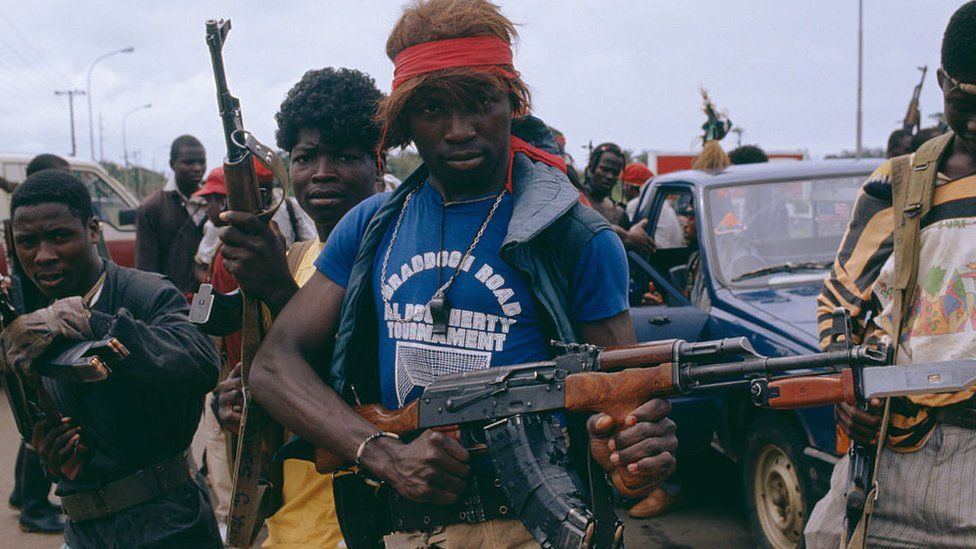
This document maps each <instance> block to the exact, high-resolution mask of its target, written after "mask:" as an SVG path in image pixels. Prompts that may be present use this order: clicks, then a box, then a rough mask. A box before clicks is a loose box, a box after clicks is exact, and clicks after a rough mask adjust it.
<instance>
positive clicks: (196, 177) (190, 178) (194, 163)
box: [169, 146, 207, 186]
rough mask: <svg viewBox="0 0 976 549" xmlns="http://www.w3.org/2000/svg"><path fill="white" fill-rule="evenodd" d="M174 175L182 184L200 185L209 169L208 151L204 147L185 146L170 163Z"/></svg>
mask: <svg viewBox="0 0 976 549" xmlns="http://www.w3.org/2000/svg"><path fill="white" fill-rule="evenodd" d="M169 167H170V168H173V177H174V178H175V179H176V182H177V183H178V184H180V185H187V186H189V185H199V184H200V182H201V181H203V175H204V171H206V169H207V151H205V150H204V149H203V147H194V146H184V147H180V149H179V151H177V153H176V158H175V159H173V160H172V161H171V162H170V163H169Z"/></svg>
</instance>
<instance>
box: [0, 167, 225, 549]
mask: <svg viewBox="0 0 976 549" xmlns="http://www.w3.org/2000/svg"><path fill="white" fill-rule="evenodd" d="M10 210H11V215H12V218H13V220H12V227H13V230H12V232H13V237H12V240H13V247H14V251H15V254H16V259H17V261H19V263H20V267H21V268H22V269H23V273H24V274H25V275H26V277H27V278H28V279H29V282H30V283H31V284H33V285H35V286H36V287H37V289H38V290H39V291H40V294H41V295H42V297H43V300H44V303H43V304H42V305H40V306H33V307H30V308H29V309H28V310H26V311H22V313H23V314H21V315H20V316H19V317H16V318H13V317H15V316H16V315H15V314H14V313H13V312H12V311H10V310H9V309H8V310H4V311H3V319H4V326H3V332H2V338H0V339H2V343H3V368H4V377H5V383H6V384H7V387H8V390H9V389H10V387H11V386H12V385H11V382H12V381H22V382H24V387H25V388H33V389H34V390H33V391H29V392H30V393H33V394H34V395H36V396H37V397H40V400H39V401H37V402H36V403H39V404H40V406H39V408H40V411H41V415H40V416H38V417H32V416H33V415H34V414H33V413H32V412H31V410H33V409H34V408H35V406H33V405H34V404H35V402H26V403H25V404H27V406H25V407H20V409H19V413H18V412H17V411H15V416H16V417H17V419H18V426H21V425H24V427H26V426H27V425H29V424H31V423H33V425H32V432H30V433H28V432H25V431H26V429H21V434H22V435H23V436H24V437H30V438H31V440H32V443H33V446H34V447H35V448H37V450H38V453H39V454H40V456H41V459H42V461H43V462H44V465H45V466H46V468H47V470H48V472H49V473H50V474H52V475H53V476H55V477H56V478H57V484H58V488H57V494H58V495H59V496H60V497H61V505H62V507H63V508H64V511H65V514H66V515H67V516H68V524H67V527H66V530H65V542H66V546H67V547H70V548H72V549H83V548H92V549H95V548H103V547H146V546H154V547H220V546H221V543H220V537H219V534H218V531H217V524H216V520H215V518H214V515H213V509H212V508H211V506H210V502H209V499H208V496H207V492H206V488H204V487H203V486H202V485H201V484H198V483H197V481H196V480H195V479H194V478H193V476H192V474H191V471H190V464H189V463H188V461H187V450H188V447H189V445H190V441H191V439H192V438H193V433H194V432H195V431H196V428H197V424H198V423H199V420H200V412H201V410H202V406H203V396H204V395H205V394H206V393H207V392H208V391H209V390H210V389H212V388H213V386H214V384H215V383H216V381H217V352H216V349H215V348H214V345H213V342H212V341H211V340H210V339H209V338H208V337H206V336H205V335H203V334H201V333H200V332H199V331H197V330H196V329H195V328H194V327H193V326H192V325H191V324H190V323H189V321H188V319H187V310H188V307H187V303H186V301H185V299H184V298H183V296H182V295H181V294H180V292H179V290H177V288H176V287H175V286H174V285H173V284H172V283H171V282H169V281H168V280H167V279H164V278H163V277H161V276H159V275H157V274H152V273H145V272H141V271H136V270H134V269H126V268H124V267H119V266H117V265H115V264H114V263H112V262H111V261H109V260H104V259H102V258H101V257H100V256H99V254H98V251H97V249H96V243H97V242H98V235H99V230H98V221H97V220H96V219H95V218H94V216H93V212H92V202H91V197H90V195H89V194H88V191H87V190H86V188H85V185H84V184H83V183H82V182H81V181H80V180H78V179H77V178H76V177H74V176H73V175H71V174H69V173H64V172H61V171H57V170H44V171H41V172H38V173H36V174H34V175H31V176H30V177H28V178H27V179H26V180H25V181H24V182H23V183H22V184H20V185H19V186H18V187H17V189H16V190H15V191H14V193H13V196H12V197H11V201H10ZM100 340H108V341H109V342H110V343H109V347H111V348H112V349H114V350H115V354H116V355H117V356H115V357H114V358H113V360H112V361H111V362H110V363H102V362H101V361H93V360H91V359H89V358H85V357H82V356H81V355H77V356H75V357H74V358H73V359H71V358H70V357H69V360H68V362H64V360H62V357H63V355H61V354H59V355H58V356H57V357H53V359H52V357H51V356H50V353H51V352H53V351H52V349H57V350H59V351H60V349H63V348H64V347H66V346H70V348H83V346H85V345H87V344H91V343H94V342H98V341H100ZM70 348H69V349H68V350H70ZM123 350H124V352H123ZM65 352H68V351H65ZM54 359H57V360H54Z"/></svg>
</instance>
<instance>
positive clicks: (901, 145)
mask: <svg viewBox="0 0 976 549" xmlns="http://www.w3.org/2000/svg"><path fill="white" fill-rule="evenodd" d="M910 152H912V136H911V135H903V136H902V137H901V138H900V139H899V140H898V143H896V144H895V146H894V147H893V148H892V149H891V150H890V151H888V156H889V158H894V157H896V156H901V155H903V154H908V153H910Z"/></svg>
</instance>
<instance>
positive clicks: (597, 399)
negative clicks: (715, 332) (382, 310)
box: [316, 332, 976, 549]
mask: <svg viewBox="0 0 976 549" xmlns="http://www.w3.org/2000/svg"><path fill="white" fill-rule="evenodd" d="M848 336H849V332H848ZM836 339H837V340H839V339H840V338H836ZM846 341H848V342H849V341H850V338H849V337H848V339H847V340H846ZM563 348H564V350H565V351H566V352H565V353H564V354H562V355H560V356H557V357H556V358H554V359H553V360H550V361H543V362H535V363H529V364H519V365H514V366H505V367H498V368H489V369H486V370H478V371H473V372H462V373H458V374H451V375H446V376H441V377H439V378H437V379H436V380H435V381H434V382H433V383H431V384H430V385H429V386H427V387H426V388H425V390H424V392H423V393H422V394H421V395H420V397H419V398H418V399H417V400H415V401H413V402H411V403H410V404H408V405H407V406H405V407H404V408H401V409H400V410H396V411H393V410H387V409H385V408H383V407H382V406H380V405H376V404H370V405H363V406H357V407H356V408H355V410H356V411H357V413H359V415H360V416H362V417H363V418H364V419H366V420H367V421H369V422H370V423H372V424H373V425H375V426H376V427H377V428H378V429H380V430H383V431H389V432H393V433H398V434H411V433H416V432H419V431H422V430H424V429H431V428H444V427H445V426H454V425H456V426H458V427H459V437H460V440H461V442H462V444H464V445H465V446H467V447H468V448H469V449H471V450H472V451H475V452H485V451H487V453H488V454H489V455H490V456H491V457H492V462H493V464H494V467H495V473H496V476H497V477H498V478H499V479H501V480H502V488H503V490H504V492H505V494H506V496H507V497H508V498H509V501H510V503H511V504H512V505H511V507H512V512H511V516H512V517H517V518H519V519H520V520H521V521H522V522H523V523H524V524H525V526H526V528H527V529H528V530H529V531H530V532H531V533H532V534H533V536H534V537H535V539H536V541H538V542H539V543H540V544H542V545H543V546H544V547H546V546H550V547H590V546H591V545H590V542H591V541H592V536H591V533H592V522H593V515H592V513H591V512H590V510H589V509H587V508H586V507H585V505H581V503H580V500H579V499H578V498H576V499H574V497H573V496H574V492H573V489H572V487H571V485H565V484H563V485H551V484H549V483H547V480H546V475H544V474H543V475H536V473H537V472H539V471H546V467H547V463H548V461H549V460H548V458H547V455H546V454H542V455H538V454H536V455H533V454H532V453H531V452H527V451H526V448H528V447H529V446H531V441H532V440H533V435H534V436H536V437H537V436H538V435H539V433H540V432H541V431H539V430H538V428H536V431H535V432H530V430H531V429H532V428H533V424H534V423H538V421H537V420H535V421H533V418H537V417H538V414H539V413H542V412H550V411H557V410H567V411H571V412H587V413H598V412H600V413H606V414H609V415H610V416H611V417H612V418H613V420H614V422H615V424H616V425H623V421H624V419H625V417H626V416H627V414H629V413H630V412H631V411H632V410H633V409H634V408H636V407H637V406H639V405H640V404H642V403H643V402H646V401H647V400H649V399H651V398H654V397H668V396H675V395H681V394H687V393H689V392H697V391H702V390H710V389H715V388H720V387H730V386H743V385H744V386H749V387H750V390H751V392H752V395H753V400H754V402H755V404H757V405H759V406H766V407H770V408H797V407H804V406H816V405H821V404H827V403H832V402H839V401H842V400H843V401H847V402H857V403H859V402H862V401H865V399H867V398H871V397H875V396H892V395H905V394H914V393H919V392H925V393H932V392H941V391H955V390H959V389H960V388H962V387H966V386H970V385H972V384H973V383H974V381H976V360H960V361H948V362H939V363H932V364H923V365H914V366H912V367H911V372H909V371H908V369H905V370H902V369H901V368H897V367H895V368H892V367H882V366H884V365H885V364H887V363H888V362H889V353H888V351H887V347H885V346H853V347H852V346H849V345H845V346H844V347H843V348H839V347H838V348H835V349H831V350H828V351H826V352H822V353H815V354H810V355H800V356H786V357H775V358H769V357H764V356H761V355H759V354H758V353H756V352H755V351H754V350H753V348H752V346H751V345H750V344H749V341H748V340H747V339H746V338H729V339H722V340H717V341H709V342H701V343H688V342H686V341H682V340H666V341H657V342H650V343H644V344H639V345H634V346H624V347H611V348H606V349H600V348H597V347H593V346H589V345H564V346H563ZM796 370H808V371H809V370H812V371H813V372H814V373H813V374H808V375H804V376H803V377H796V376H790V375H786V373H787V372H791V371H796ZM915 372H919V373H918V374H916V373H915ZM838 373H839V374H840V375H839V376H835V375H836V374H838ZM825 375H832V376H835V377H823V376H825ZM526 441H528V442H526ZM516 450H517V451H516ZM549 455H551V454H549ZM349 465H350V464H349V463H346V462H343V461H342V460H340V459H338V458H337V457H336V456H335V455H333V454H331V453H329V452H328V451H327V450H325V449H322V448H319V449H317V450H316V468H317V469H318V470H319V472H322V473H326V472H334V471H336V470H339V469H342V468H344V467H348V466H349ZM612 475H614V476H616V477H617V478H618V479H619V480H620V481H622V482H623V484H624V485H625V486H636V485H637V484H636V483H635V482H634V481H635V480H636V479H634V478H633V477H631V476H630V475H628V474H627V473H626V471H621V470H614V472H613V473H612ZM347 543H348V539H347ZM350 547H353V546H352V545H350ZM354 549H355V548H354Z"/></svg>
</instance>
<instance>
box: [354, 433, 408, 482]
mask: <svg viewBox="0 0 976 549" xmlns="http://www.w3.org/2000/svg"><path fill="white" fill-rule="evenodd" d="M378 438H391V439H393V440H400V436H399V435H397V434H396V433H390V432H387V431H380V432H378V433H373V434H371V435H369V436H368V437H366V439H365V440H363V441H362V442H360V443H359V448H357V449H356V468H357V469H359V475H360V476H361V477H363V480H365V481H366V484H369V485H370V486H372V487H374V488H377V487H379V486H380V485H381V484H383V481H382V480H380V479H377V478H376V477H374V476H373V475H372V474H371V473H370V471H369V469H367V468H366V466H365V465H363V452H365V451H366V446H368V445H369V443H370V442H373V441H374V440H376V439H378Z"/></svg>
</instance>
